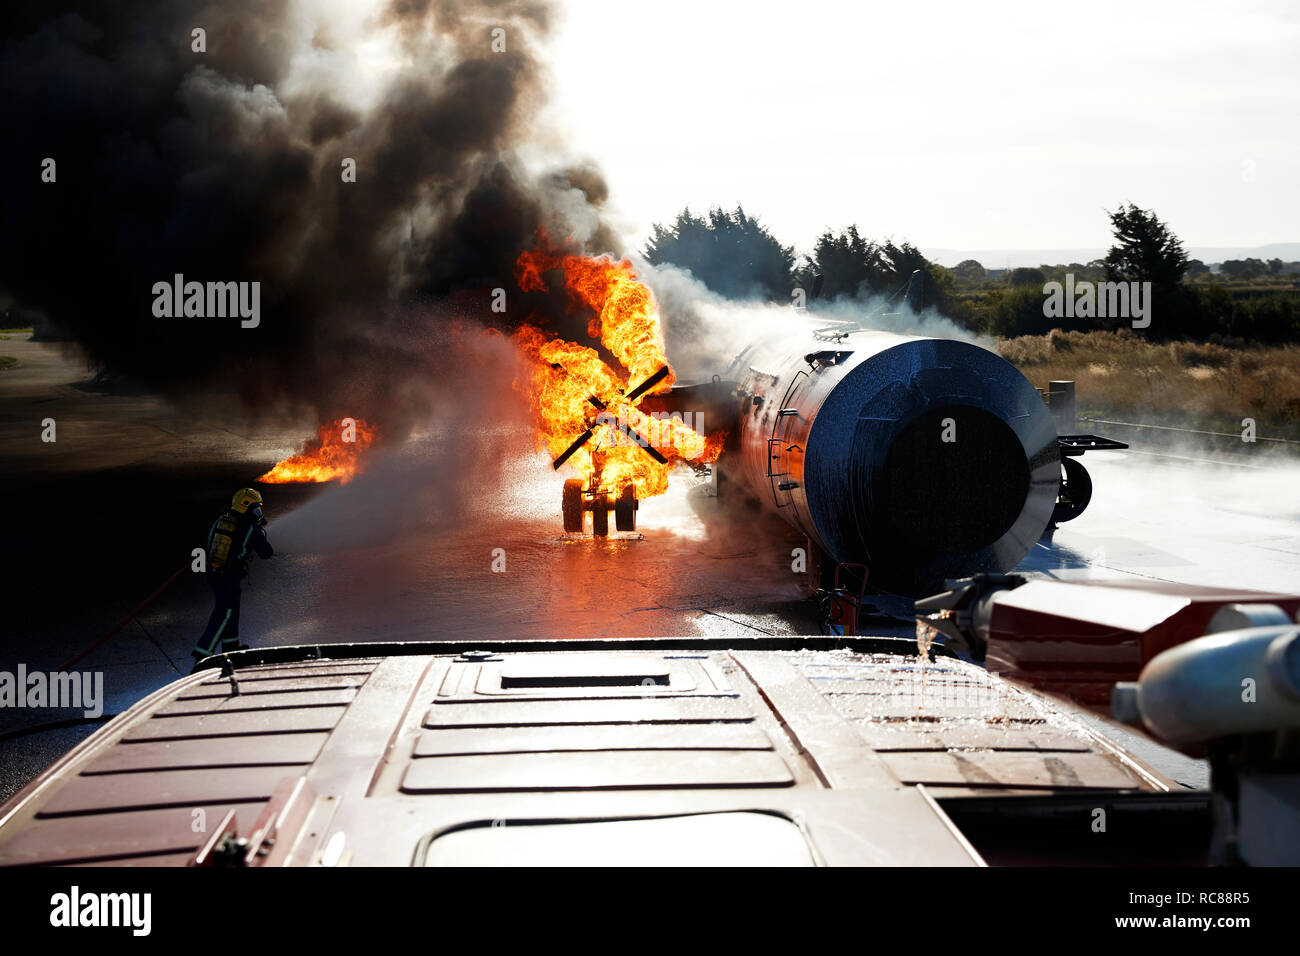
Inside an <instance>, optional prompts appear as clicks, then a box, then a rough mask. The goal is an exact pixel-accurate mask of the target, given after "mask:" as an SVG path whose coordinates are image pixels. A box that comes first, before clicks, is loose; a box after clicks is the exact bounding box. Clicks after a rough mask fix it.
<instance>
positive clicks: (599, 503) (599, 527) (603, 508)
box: [591, 494, 609, 538]
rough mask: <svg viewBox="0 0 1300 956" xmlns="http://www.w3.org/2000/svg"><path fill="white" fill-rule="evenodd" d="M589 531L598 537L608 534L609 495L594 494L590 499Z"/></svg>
mask: <svg viewBox="0 0 1300 956" xmlns="http://www.w3.org/2000/svg"><path fill="white" fill-rule="evenodd" d="M591 533H592V534H594V535H595V536H596V537H598V538H604V537H607V536H608V535H609V495H603V494H602V495H596V497H595V498H593V499H592V501H591Z"/></svg>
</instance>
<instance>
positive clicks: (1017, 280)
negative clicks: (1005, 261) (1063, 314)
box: [1007, 266, 1047, 289]
mask: <svg viewBox="0 0 1300 956" xmlns="http://www.w3.org/2000/svg"><path fill="white" fill-rule="evenodd" d="M1046 281H1047V276H1045V275H1043V270H1042V269H1034V268H1030V267H1027V266H1021V267H1020V268H1019V269H1012V270H1011V274H1010V275H1008V276H1007V284H1008V285H1013V286H1016V285H1036V286H1038V287H1039V288H1040V289H1041V288H1042V287H1043V283H1044V282H1046Z"/></svg>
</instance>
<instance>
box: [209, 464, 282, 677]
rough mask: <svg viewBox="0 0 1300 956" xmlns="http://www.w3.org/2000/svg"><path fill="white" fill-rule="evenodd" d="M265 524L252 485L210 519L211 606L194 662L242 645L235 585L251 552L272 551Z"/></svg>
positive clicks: (267, 553)
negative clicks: (213, 599) (226, 509)
mask: <svg viewBox="0 0 1300 956" xmlns="http://www.w3.org/2000/svg"><path fill="white" fill-rule="evenodd" d="M265 528H266V518H265V516H263V514H262V496H261V495H260V494H259V493H258V492H257V491H256V490H255V489H253V488H240V489H239V490H238V491H236V492H235V496H234V498H232V499H231V502H230V510H229V511H227V512H226V513H225V514H223V515H222V516H221V517H220V518H218V519H217V520H216V521H214V522H213V523H212V528H211V529H210V530H209V531H208V548H207V551H208V553H207V578H208V584H209V585H211V587H212V594H213V596H214V598H215V606H214V607H213V609H212V616H211V617H209V618H208V626H207V629H206V630H204V632H203V636H202V637H200V638H199V644H198V646H197V647H196V648H194V651H193V654H194V659H195V663H197V662H198V661H201V660H202V659H203V658H205V657H208V656H210V655H212V654H217V653H224V652H226V651H234V650H240V649H242V648H243V647H245V646H246V645H242V644H240V643H239V586H240V581H241V580H242V579H244V578H246V577H248V565H249V562H250V561H252V560H253V555H254V554H256V555H257V556H258V557H260V558H269V557H271V555H273V554H274V553H275V552H274V551H273V550H272V549H271V542H270V541H269V540H267V537H266V531H265Z"/></svg>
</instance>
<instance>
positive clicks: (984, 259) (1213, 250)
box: [921, 242, 1300, 269]
mask: <svg viewBox="0 0 1300 956" xmlns="http://www.w3.org/2000/svg"><path fill="white" fill-rule="evenodd" d="M921 253H922V254H923V255H924V256H925V257H926V258H927V259H929V260H930V261H931V262H937V263H939V265H941V266H947V267H949V268H952V267H953V266H955V265H956V264H957V263H959V262H963V261H965V260H966V259H974V260H975V261H976V262H978V263H979V264H980V265H982V266H983V267H984V268H986V269H1016V268H1019V267H1020V266H1039V265H1044V264H1046V265H1066V264H1068V263H1071V262H1088V261H1090V260H1092V259H1100V258H1102V257H1103V256H1105V255H1106V250H1105V249H929V248H925V247H922V248H921ZM1187 255H1188V257H1189V258H1192V259H1200V260H1201V261H1202V262H1204V263H1205V264H1206V265H1210V264H1211V263H1216V262H1222V261H1223V260H1225V259H1281V260H1282V261H1283V262H1296V261H1300V242H1274V243H1270V244H1269V245H1266V246H1254V247H1250V248H1246V247H1239V248H1234V247H1231V246H1189V247H1188V248H1187Z"/></svg>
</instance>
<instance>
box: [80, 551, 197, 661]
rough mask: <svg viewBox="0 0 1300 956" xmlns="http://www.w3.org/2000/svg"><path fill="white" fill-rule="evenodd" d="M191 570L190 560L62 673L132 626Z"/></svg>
mask: <svg viewBox="0 0 1300 956" xmlns="http://www.w3.org/2000/svg"><path fill="white" fill-rule="evenodd" d="M189 568H190V562H189V561H188V560H186V562H185V563H184V564H182V565H181V566H180V567H179V568H177V569H176V570H175V572H173V573H172V575H171V577H169V578H168V579H167V580H166V581H164V582H163V583H162V584H160V585H159V586H158V587H157V588H156V589H155V590H154V592H153V593H152V594H150V595H149V596H148V597H147V598H145V599H144V600H143V601H141V602H140V603H139V604H137V605H136V606H135V607H134V608H133V609H132V611H131V613H130V614H128V615H127V616H126V617H124V618H122V620H121V621H119V622H118V623H117V624H116V625H115V626H114V627H113V628H111V629H110V630H108V631H107V632H105V633H104V634H103V636H101V637H100V638H98V639H97V640H95V641H94V642H93V643H92V644H90V646H88V647H87V648H86V649H85V650H84V651H82V652H81V653H80V654H78V655H77V656H76V657H74V658H72V659H71V660H70V661H68V662H67V663H65V664H64V665H63V666H62V667H60V668H59V670H61V671H66V670H67V669H68V668H70V667H72V665H74V664H76V663H77V662H79V661H81V660H83V659H85V658H87V657H89V656H90V655H91V654H92V653H94V652H95V651H96V650H98V649H99V647H100V646H101V645H103V644H104V643H105V642H107V641H108V639H109V638H111V637H112V636H113V635H114V634H116V633H117V632H118V631H120V630H122V628H124V627H126V626H127V625H128V624H130V623H131V622H132V621H133V620H135V618H136V616H137V615H138V614H139V613H140V612H141V611H143V610H144V609H145V608H147V607H148V606H149V605H150V604H152V603H153V602H154V601H156V600H158V598H159V596H160V595H161V594H162V593H163V592H164V591H166V590H167V589H168V588H169V587H171V586H172V584H174V583H175V581H176V579H177V578H179V577H180V576H181V575H182V574H184V573H185V572H186V571H188V570H189Z"/></svg>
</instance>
